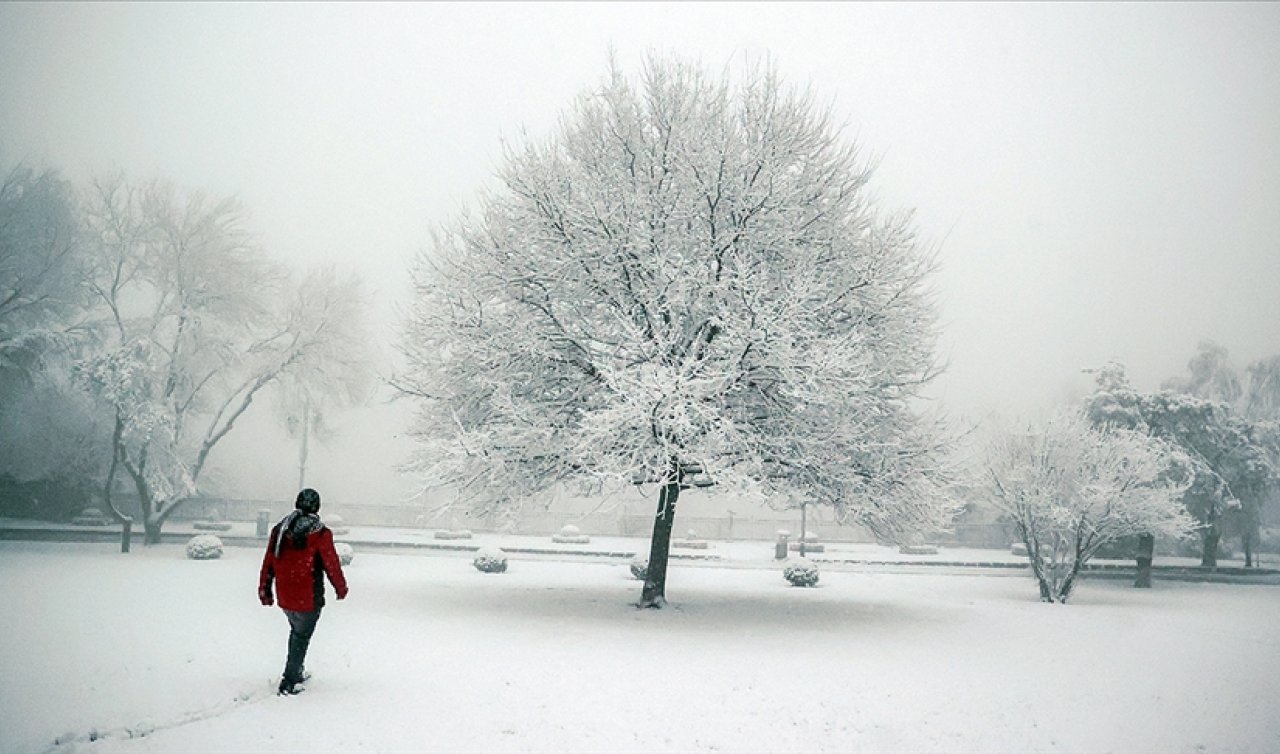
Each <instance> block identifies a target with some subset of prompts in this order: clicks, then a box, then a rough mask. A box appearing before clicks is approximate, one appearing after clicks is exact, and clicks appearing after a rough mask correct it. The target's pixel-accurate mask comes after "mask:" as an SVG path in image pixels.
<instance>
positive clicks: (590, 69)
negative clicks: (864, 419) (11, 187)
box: [0, 3, 1280, 502]
mask: <svg viewBox="0 0 1280 754" xmlns="http://www.w3.org/2000/svg"><path fill="white" fill-rule="evenodd" d="M1276 39H1280V6H1278V5H1275V4H1247V5H1231V4H1216V3H1215V4H1206V5H1191V4H1139V5H1092V4H1090V5H1085V4H1067V5H1049V4H1034V5H1006V4H996V5H980V6H979V5H962V4H946V5H924V4H887V5H874V4H813V5H808V4H799V3H786V4H747V5H734V4H722V3H716V4H705V5H683V4H681V5H666V4H601V5H590V4H565V5H541V4H497V5H485V4H470V3H469V4H449V5H445V4H424V5H407V4H394V5H371V4H360V5H336V4H323V5H304V4H281V5H259V4H253V5H250V4H229V5H222V4H218V5H213V4H207V5H206V4H172V5H158V4H154V5H153V4H137V5H107V4H71V5H60V4H16V3H5V4H0V157H2V158H3V160H4V161H5V163H6V164H10V163H12V162H13V161H15V160H19V159H27V160H30V161H33V162H36V163H40V164H47V165H51V166H54V167H57V168H59V169H61V170H63V171H64V172H66V173H67V174H68V175H69V176H71V177H73V178H76V179H83V178H86V177H88V176H90V175H93V174H96V173H103V172H106V171H110V170H113V169H122V170H124V171H126V172H127V173H128V174H129V175H130V176H132V177H139V178H145V177H151V176H164V177H168V178H170V179H172V180H174V181H175V182H177V183H179V184H181V185H184V186H188V187H192V188H200V189H204V190H207V191H209V192H211V193H214V194H235V195H238V196H239V197H240V198H241V199H242V200H243V202H244V204H245V205H246V207H247V208H248V210H249V212H250V215H251V218H252V225H253V228H254V230H255V231H256V233H257V234H258V235H259V237H260V239H261V241H262V243H263V245H264V246H265V247H266V248H267V249H268V250H269V252H270V253H271V254H272V255H274V256H277V257H279V258H281V259H283V260H286V261H288V262H289V263H291V264H293V265H294V266H296V267H299V268H303V267H307V266H313V265H320V264H335V265H337V266H338V267H339V268H342V269H355V270H358V271H359V272H360V274H361V275H363V276H364V278H365V280H366V282H367V283H368V286H369V289H370V290H371V291H372V292H373V297H372V300H371V312H370V316H371V319H372V320H373V321H374V322H375V323H376V326H377V329H378V332H379V336H380V344H379V346H380V348H381V351H382V357H381V361H380V364H379V369H380V371H381V372H382V373H384V374H386V373H389V372H390V371H391V370H392V369H393V368H394V348H393V341H394V331H395V328H396V327H397V323H398V316H399V315H398V314H397V307H403V306H404V304H405V303H406V301H407V299H408V295H409V290H408V278H407V266H408V260H409V259H410V258H411V257H412V255H413V253H414V251H415V250H416V249H418V248H421V247H424V246H425V245H427V244H428V243H429V241H430V232H431V229H432V227H433V226H435V225H436V224H438V223H440V222H442V221H444V220H446V219H448V218H449V217H451V216H452V215H453V214H454V213H456V212H457V211H458V210H459V209H460V208H462V207H464V206H466V205H467V204H468V203H469V202H471V201H472V200H473V199H474V197H475V195H476V192H477V190H479V189H480V188H482V187H484V186H485V185H487V184H489V183H490V182H491V180H492V176H493V173H494V170H495V168H496V166H497V165H498V163H499V160H500V157H501V149H502V146H501V145H502V140H503V139H508V140H518V139H520V138H522V137H521V134H522V133H523V132H527V133H528V134H530V135H533V136H537V135H540V134H544V133H546V132H548V131H549V130H550V129H551V128H552V127H553V126H554V124H555V121H556V118H557V116H558V114H559V113H560V112H561V111H562V110H563V109H564V108H565V107H566V106H567V104H568V103H569V102H570V100H571V98H572V97H573V96H575V95H576V94H577V93H578V92H580V91H581V90H582V89H584V88H586V87H588V86H590V85H592V84H593V83H595V82H596V81H598V80H599V78H600V77H601V76H602V75H603V74H604V71H605V67H606V64H607V60H608V56H609V52H610V49H612V50H614V52H615V54H616V56H617V58H618V60H619V61H620V63H621V64H622V65H623V67H624V68H625V69H626V70H628V71H631V72H634V71H635V70H636V69H637V68H638V66H639V64H640V60H641V57H642V55H643V54H644V53H645V52H646V51H649V50H653V51H657V52H662V53H666V52H670V53H676V54H679V55H683V56H689V57H694V58H697V59H700V60H701V61H702V62H703V63H705V64H707V65H709V66H713V67H719V66H722V65H726V64H729V63H732V62H735V61H741V60H742V59H743V58H744V56H760V55H768V56H770V57H771V58H772V60H773V61H774V62H775V63H776V64H777V66H778V68H779V70H780V72H781V73H782V74H783V75H784V76H785V77H786V78H787V79H788V80H790V81H796V82H801V83H806V82H807V83H811V84H812V85H813V87H814V88H815V90H816V92H817V93H818V94H819V96H820V97H822V98H824V99H828V100H829V101H830V102H831V103H832V106H833V107H834V109H835V112H836V113H837V114H839V116H840V117H841V118H842V119H843V120H845V121H846V122H847V124H848V126H847V134H848V136H849V137H850V138H855V139H857V140H858V141H859V142H860V143H861V144H862V146H863V149H864V150H865V153H866V154H867V155H869V156H872V157H874V158H875V159H876V160H877V161H878V164H879V167H878V172H877V176H876V178H875V179H874V180H873V184H872V185H873V187H874V189H875V192H876V194H877V196H878V197H879V199H880V200H881V201H882V203H883V204H884V205H885V206H886V207H888V208H915V210H916V212H917V215H916V217H917V223H918V226H919V228H920V230H921V233H922V235H923V237H924V238H925V240H926V241H927V242H928V243H929V244H931V245H932V246H934V247H936V249H937V251H938V255H939V261H940V264H941V267H940V270H939V272H938V274H937V276H936V277H935V279H934V284H935V287H936V289H937V291H938V298H939V306H940V311H941V315H942V317H941V319H942V329H941V338H940V344H939V356H940V358H942V359H943V360H944V361H945V362H946V363H947V370H946V372H945V373H944V374H943V375H942V376H941V377H940V378H939V379H938V380H937V382H936V384H935V385H934V386H933V387H932V388H931V389H930V392H929V394H930V396H931V397H932V398H933V399H935V400H936V401H937V402H938V403H939V404H940V405H941V407H942V408H944V409H945V410H946V411H947V412H948V413H950V414H952V415H955V416H957V417H964V416H980V415H983V414H985V413H987V412H989V411H992V410H1000V411H1002V412H1006V413H1007V412H1021V411H1032V410H1036V409H1038V408H1041V407H1045V406H1048V405H1051V404H1054V403H1058V402H1062V401H1064V400H1068V399H1070V398H1071V397H1072V396H1078V395H1080V394H1082V393H1083V392H1084V391H1086V390H1087V389H1088V387H1089V378H1088V375H1085V374H1083V373H1082V372H1081V370H1082V369H1083V368H1087V367H1093V366H1097V365H1099V364H1101V363H1103V362H1105V361H1107V360H1110V359H1115V360H1119V361H1122V362H1124V363H1125V364H1126V365H1127V366H1128V367H1129V370H1130V374H1131V376H1132V378H1133V380H1134V382H1135V383H1136V384H1137V385H1138V386H1139V387H1140V388H1144V389H1149V388H1154V387H1156V386H1158V384H1159V383H1160V382H1161V381H1163V380H1165V379H1167V378H1169V377H1172V376H1175V375H1177V374H1179V373H1181V372H1182V371H1183V369H1184V367H1185V364H1186V362H1187V360H1188V359H1189V358H1190V357H1191V356H1192V354H1193V353H1194V350H1195V347H1196V344H1197V342H1199V341H1201V340H1204V339H1211V340H1214V341H1217V342H1219V343H1221V344H1222V345H1224V346H1226V347H1227V348H1228V349H1229V351H1230V352H1231V354H1232V357H1233V359H1234V360H1235V362H1236V363H1237V364H1238V365H1240V366H1243V365H1244V364H1247V363H1248V362H1249V361H1251V360H1253V359H1256V358H1259V357H1262V356H1266V355H1270V354H1274V353H1277V352H1280V295H1277V290H1276V289H1277V283H1280V212H1277V207H1280V45H1277V44H1276V43H1275V40H1276ZM383 397H385V395H384V396H383ZM406 410H407V406H405V405H403V404H393V405H386V404H385V403H382V402H379V401H375V403H374V404H373V405H371V406H370V407H367V408H361V409H354V410H350V411H347V412H345V413H344V414H342V415H341V416H339V417H336V419H337V421H336V424H337V425H338V429H339V431H340V434H339V436H337V437H335V438H334V439H333V440H331V441H330V442H329V443H328V444H327V445H326V446H323V447H321V448H319V449H316V450H314V452H313V455H312V460H311V472H310V475H309V477H308V481H309V482H310V483H313V484H315V485H316V486H318V487H320V488H321V489H322V490H326V491H327V493H328V494H329V495H330V496H331V497H333V498H336V499H339V500H351V501H368V502H373V501H377V500H388V499H400V498H403V497H404V496H405V495H407V494H408V493H409V492H410V491H411V486H410V485H409V484H407V483H406V482H405V481H404V480H403V479H402V478H401V477H400V476H399V475H398V474H397V473H396V472H395V470H394V466H395V463H396V462H397V461H399V460H402V459H403V456H404V454H405V453H407V452H408V450H409V449H410V448H411V443H409V441H408V440H407V439H405V438H404V437H403V436H402V433H403V431H404V427H405V422H404V413H405V411H406ZM294 453H295V451H294V449H293V448H292V447H291V446H290V445H289V444H288V442H287V441H286V439H285V438H284V435H283V433H282V432H281V431H280V430H279V429H277V428H276V427H275V425H274V421H273V418H272V417H271V415H270V412H269V411H265V410H256V412H255V413H254V415H253V416H252V418H250V419H249V420H248V421H246V422H245V423H244V424H243V425H242V426H239V427H238V428H237V431H236V432H235V433H233V434H232V435H231V436H229V437H228V440H227V443H226V446H225V447H219V449H218V451H217V455H218V459H217V461H218V467H219V468H220V469H221V470H222V474H223V479H224V480H225V481H228V483H230V484H232V485H233V486H234V487H235V489H237V490H238V491H239V492H240V494H245V495H250V496H261V497H276V498H278V497H284V496H287V495H289V494H290V491H291V490H292V489H293V486H294V484H295V482H296V479H297V471H296V461H295V456H294Z"/></svg>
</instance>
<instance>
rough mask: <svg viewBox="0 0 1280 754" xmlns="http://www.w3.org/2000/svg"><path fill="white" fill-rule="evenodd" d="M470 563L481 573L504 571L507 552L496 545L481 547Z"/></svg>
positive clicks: (505, 569)
mask: <svg viewBox="0 0 1280 754" xmlns="http://www.w3.org/2000/svg"><path fill="white" fill-rule="evenodd" d="M471 565H473V566H475V567H476V570H477V571H480V572H482V573H506V571H507V554H506V553H505V552H503V551H502V550H500V549H498V548H497V547H481V548H480V549H479V550H478V551H477V552H476V556H475V558H474V559H472V561H471Z"/></svg>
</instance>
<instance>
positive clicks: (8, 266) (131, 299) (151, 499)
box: [0, 164, 369, 542]
mask: <svg viewBox="0 0 1280 754" xmlns="http://www.w3.org/2000/svg"><path fill="white" fill-rule="evenodd" d="M363 308H364V303H363V298H362V294H361V283H360V281H359V279H358V278H357V277H355V276H341V275H339V274H337V273H336V272H335V271H333V270H331V269H322V270H312V271H307V272H291V271H290V270H288V269H287V268H286V267H284V266H283V265H281V264H280V263H278V262H276V261H273V260H272V259H271V258H270V257H269V256H268V255H267V253H266V251H265V250H264V249H263V248H262V247H261V246H260V244H259V243H258V241H257V240H256V238H255V236H254V235H253V233H252V232H251V231H250V229H249V227H248V224H247V214H246V212H245V210H244V208H243V207H242V206H241V205H240V204H239V203H238V202H237V201H235V200H234V199H231V198H215V197H210V196H208V195H206V194H205V193H203V192H200V191H187V190H182V189H180V188H178V187H176V186H174V185H172V184H171V183H170V182H167V181H163V180H152V181H145V182H136V181H130V180H128V179H126V178H125V177H123V176H121V175H111V176H106V177H98V178H95V179H93V180H91V181H89V182H88V183H87V184H86V185H79V186H77V185H74V184H73V183H72V182H70V181H69V180H67V179H65V178H64V177H62V175H61V174H60V173H59V171H57V170H56V169H53V168H38V167H35V166H32V165H28V164H19V165H17V166H15V167H12V168H10V169H8V171H7V172H6V173H5V174H4V177H3V183H2V184H0V495H3V497H4V504H5V510H6V511H8V512H10V513H11V514H12V513H14V512H17V513H25V514H27V515H35V516H42V517H46V518H48V517H54V518H58V517H66V516H68V515H69V514H71V513H74V512H75V511H77V510H79V509H80V508H83V507H85V506H86V505H87V504H89V503H93V504H95V506H96V507H100V508H101V509H103V510H104V511H106V512H107V513H108V514H110V515H112V516H114V517H116V518H117V519H118V520H121V521H124V520H130V519H134V518H135V516H136V517H137V518H140V520H141V522H142V524H143V526H144V528H145V531H146V535H147V541H149V542H155V541H158V540H159V534H160V531H161V527H162V526H163V524H164V522H165V520H166V519H167V518H168V517H169V515H170V514H171V513H172V512H173V511H174V510H175V509H176V508H177V507H179V506H180V505H182V504H183V502H184V501H186V500H188V499H189V498H190V497H191V496H192V495H194V494H196V493H197V491H198V490H199V489H200V485H201V480H202V475H203V473H204V472H205V470H206V467H207V464H208V461H209V457H210V453H211V452H212V451H213V450H214V448H216V447H217V446H218V444H219V443H220V442H221V441H222V440H223V439H224V438H225V437H227V436H228V435H229V434H230V433H231V432H232V431H233V430H234V428H235V426H236V423H237V421H238V420H239V419H241V418H242V417H243V416H244V414H245V412H246V411H248V410H249V408H250V406H251V405H252V404H253V403H254V401H255V399H258V398H260V397H261V396H263V395H264V394H265V393H266V391H274V392H275V393H276V398H277V402H278V403H279V404H280V405H282V406H285V407H286V409H285V413H286V416H285V418H286V420H287V422H289V423H291V424H292V425H293V426H297V425H298V424H299V423H300V422H304V421H305V422H311V423H314V422H316V421H317V417H316V415H317V414H318V413H319V411H320V408H321V407H323V406H324V405H326V404H332V403H333V402H335V401H349V400H355V399H359V398H360V396H361V395H362V394H363V392H364V391H365V390H366V389H367V386H368V383H369V369H368V361H367V358H366V353H367V351H366V343H367V342H368V337H367V333H366V330H365V326H364V324H363V322H364V318H363ZM299 412H302V413H305V414H306V416H305V417H304V416H301V415H297V416H295V414H299ZM121 489H127V490H128V491H129V492H130V493H132V494H130V495H129V497H130V498H133V499H136V500H137V501H138V505H139V506H140V507H139V509H137V510H124V509H122V508H121V507H120V506H119V504H118V498H119V496H120V495H119V491H120V490H121Z"/></svg>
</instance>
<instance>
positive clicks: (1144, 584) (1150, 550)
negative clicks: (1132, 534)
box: [1133, 534, 1156, 589]
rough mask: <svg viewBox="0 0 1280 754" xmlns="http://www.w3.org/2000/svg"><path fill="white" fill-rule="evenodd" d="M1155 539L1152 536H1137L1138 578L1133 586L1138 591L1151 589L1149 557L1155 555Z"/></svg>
mask: <svg viewBox="0 0 1280 754" xmlns="http://www.w3.org/2000/svg"><path fill="white" fill-rule="evenodd" d="M1155 549H1156V538H1155V535H1154V534H1141V535H1139V536H1138V578H1137V579H1135V580H1134V582H1133V585H1134V587H1136V588H1138V589H1150V588H1151V557H1152V555H1153V554H1154V553H1155Z"/></svg>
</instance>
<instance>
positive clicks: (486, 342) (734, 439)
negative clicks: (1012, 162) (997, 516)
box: [400, 58, 953, 606]
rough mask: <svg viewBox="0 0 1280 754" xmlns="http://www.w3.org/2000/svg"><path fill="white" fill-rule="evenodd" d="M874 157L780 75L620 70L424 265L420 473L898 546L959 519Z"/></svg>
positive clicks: (655, 560)
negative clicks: (736, 510)
mask: <svg viewBox="0 0 1280 754" xmlns="http://www.w3.org/2000/svg"><path fill="white" fill-rule="evenodd" d="M870 177H871V170H870V167H869V166H868V165H867V163H866V162H865V161H863V160H862V159H861V158H860V157H859V155H858V152H857V150H856V148H855V147H854V145H853V144H852V143H850V142H849V141H847V140H845V139H844V138H843V136H842V133H841V130H840V129H839V128H837V127H836V126H835V125H834V124H833V123H832V119H831V114H830V112H829V110H827V109H824V108H823V107H820V106H818V105H817V104H816V103H815V101H814V97H813V94H812V93H811V92H808V91H803V90H798V89H795V88H792V87H789V86H786V85H784V84H783V82H782V81H780V79H779V77H778V76H777V74H776V73H775V71H773V70H772V69H770V68H767V67H765V68H753V69H750V70H747V71H746V72H745V73H743V74H742V75H741V76H737V77H734V76H733V75H731V74H725V75H723V76H715V75H711V74H709V73H707V72H706V71H705V70H703V69H702V68H700V67H698V66H695V65H691V64H687V63H684V62H681V61H673V60H666V59H654V58H651V59H649V60H648V61H647V62H646V65H645V67H644V69H643V73H642V75H641V76H640V77H639V79H638V80H633V79H631V78H628V77H627V76H626V75H624V74H623V73H622V72H621V71H619V70H618V69H617V67H616V66H614V67H612V69H611V70H610V72H609V74H608V75H607V77H606V78H605V79H604V80H603V81H602V82H601V83H600V84H599V85H598V86H596V87H594V88H592V89H590V90H588V91H586V92H585V93H583V94H582V95H581V96H580V97H578V99H577V100H576V101H575V102H574V103H573V106H572V107H571V108H570V109H569V110H568V112H566V113H565V114H564V116H563V118H562V120H561V123H560V125H559V128H558V129H557V130H556V131H555V132H554V133H553V134H552V135H551V136H549V137H548V138H545V139H541V140H538V139H530V140H529V141H528V142H527V143H525V144H522V145H519V146H514V147H510V148H509V149H508V150H507V152H506V155H505V160H504V163H503V165H502V167H501V171H500V185H499V186H498V187H497V188H496V190H494V191H492V192H491V193H488V194H486V195H485V196H484V197H483V199H482V200H481V202H480V206H479V208H478V209H476V210H475V211H473V212H468V213H463V214H462V215H461V216H460V217H458V218H457V219H456V221H454V222H452V223H451V224H449V225H447V226H446V227H445V228H443V229H442V230H441V231H440V232H439V233H438V234H437V236H436V238H435V244H434V248H433V249H432V250H431V251H430V252H427V253H423V254H422V255H420V257H419V259H418V263H417V265H416V268H415V270H414V284H415V291H416V295H415V299H414V302H413V308H412V312H411V316H410V318H409V321H408V324H407V328H406V333H405V337H404V340H403V351H404V353H405V355H406V357H407V363H408V369H407V372H406V373H405V374H404V375H403V377H402V378H401V379H400V384H401V386H402V387H403V389H404V390H405V391H406V392H408V393H410V394H413V395H416V396H419V397H420V398H421V399H422V403H421V414H420V418H419V420H418V425H417V430H416V434H417V437H418V439H419V440H420V441H421V451H420V454H419V458H418V463H417V468H418V470H419V471H420V472H422V473H423V474H424V475H425V477H426V478H427V479H429V480H431V481H432V482H434V483H439V484H441V485H444V486H448V487H450V488H452V489H453V490H455V491H456V492H457V493H458V499H459V501H462V502H463V503H464V504H466V505H469V506H470V507H471V509H472V510H474V511H478V512H484V513H497V514H503V513H511V512H512V511H514V510H516V508H517V507H518V505H519V504H520V501H522V500H526V499H529V498H530V497H531V496H534V495H536V494H537V493H539V492H540V491H542V490H546V489H547V488H549V487H551V486H553V485H557V484H563V483H567V482H573V481H578V482H585V483H587V484H588V485H591V484H600V483H605V484H608V483H611V482H612V483H627V482H630V481H632V480H637V481H649V482H653V483H656V484H657V486H658V508H657V515H656V517H655V523H654V533H653V539H652V542H651V552H650V564H649V576H648V578H647V579H646V581H645V584H644V588H643V592H642V595H641V600H640V604H641V605H643V606H661V605H663V604H664V603H665V584H666V571H667V569H666V562H667V556H668V548H669V544H670V533H671V526H672V523H673V520H674V512H675V504H676V502H677V499H678V497H679V494H680V491H681V489H683V488H687V487H688V486H690V485H691V484H695V483H697V480H701V481H702V482H703V483H705V481H707V480H713V481H714V482H715V483H716V484H718V485H724V486H732V485H737V484H742V485H753V486H755V487H756V488H759V489H763V491H764V492H766V493H774V494H784V493H785V494H788V495H791V496H792V497H793V499H795V498H803V499H806V500H808V501H810V502H813V503H819V504H825V505H829V506H832V507H833V508H834V509H835V511H836V513H837V515H838V517H839V519H840V520H841V521H848V522H857V523H860V524H863V525H865V526H868V527H869V528H871V529H872V530H873V531H874V532H876V533H877V534H878V535H880V536H881V537H883V538H886V539H889V540H897V539H901V538H903V537H906V536H909V535H911V534H913V533H916V532H919V531H922V530H932V529H936V528H939V527H942V526H945V525H947V524H948V523H949V522H950V518H951V516H952V514H953V506H952V505H951V504H950V502H949V501H948V497H947V496H946V495H945V494H940V490H939V489H938V487H937V486H936V482H938V481H939V480H940V475H941V472H942V470H943V465H944V460H943V456H944V454H943V447H942V445H943V442H942V440H941V435H940V433H939V431H938V428H937V426H936V424H935V423H933V422H930V421H926V420H924V419H922V418H921V416H920V414H919V413H918V412H917V411H916V410H915V405H914V403H915V401H914V399H915V398H916V396H917V395H918V392H919V391H920V389H921V388H922V386H924V385H925V384H926V383H927V381H928V380H929V379H930V378H931V377H933V376H934V375H935V373H936V371H937V369H936V366H935V362H934V360H933V346H934V335H935V315H934V310H933V307H932V305H931V301H930V297H929V291H928V289H927V276H928V274H929V272H930V270H931V264H932V260H931V256H930V255H929V254H928V253H926V251H925V250H924V249H923V248H922V245H921V244H920V242H919V241H918V239H917V238H916V235H915V232H914V230H913V228H912V224H911V218H910V215H909V214H906V213H900V214H885V213H882V212H880V211H878V210H877V209H876V208H875V207H874V206H873V202H872V199H871V196H870V192H869V190H868V187H867V184H868V180H869V179H870Z"/></svg>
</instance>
